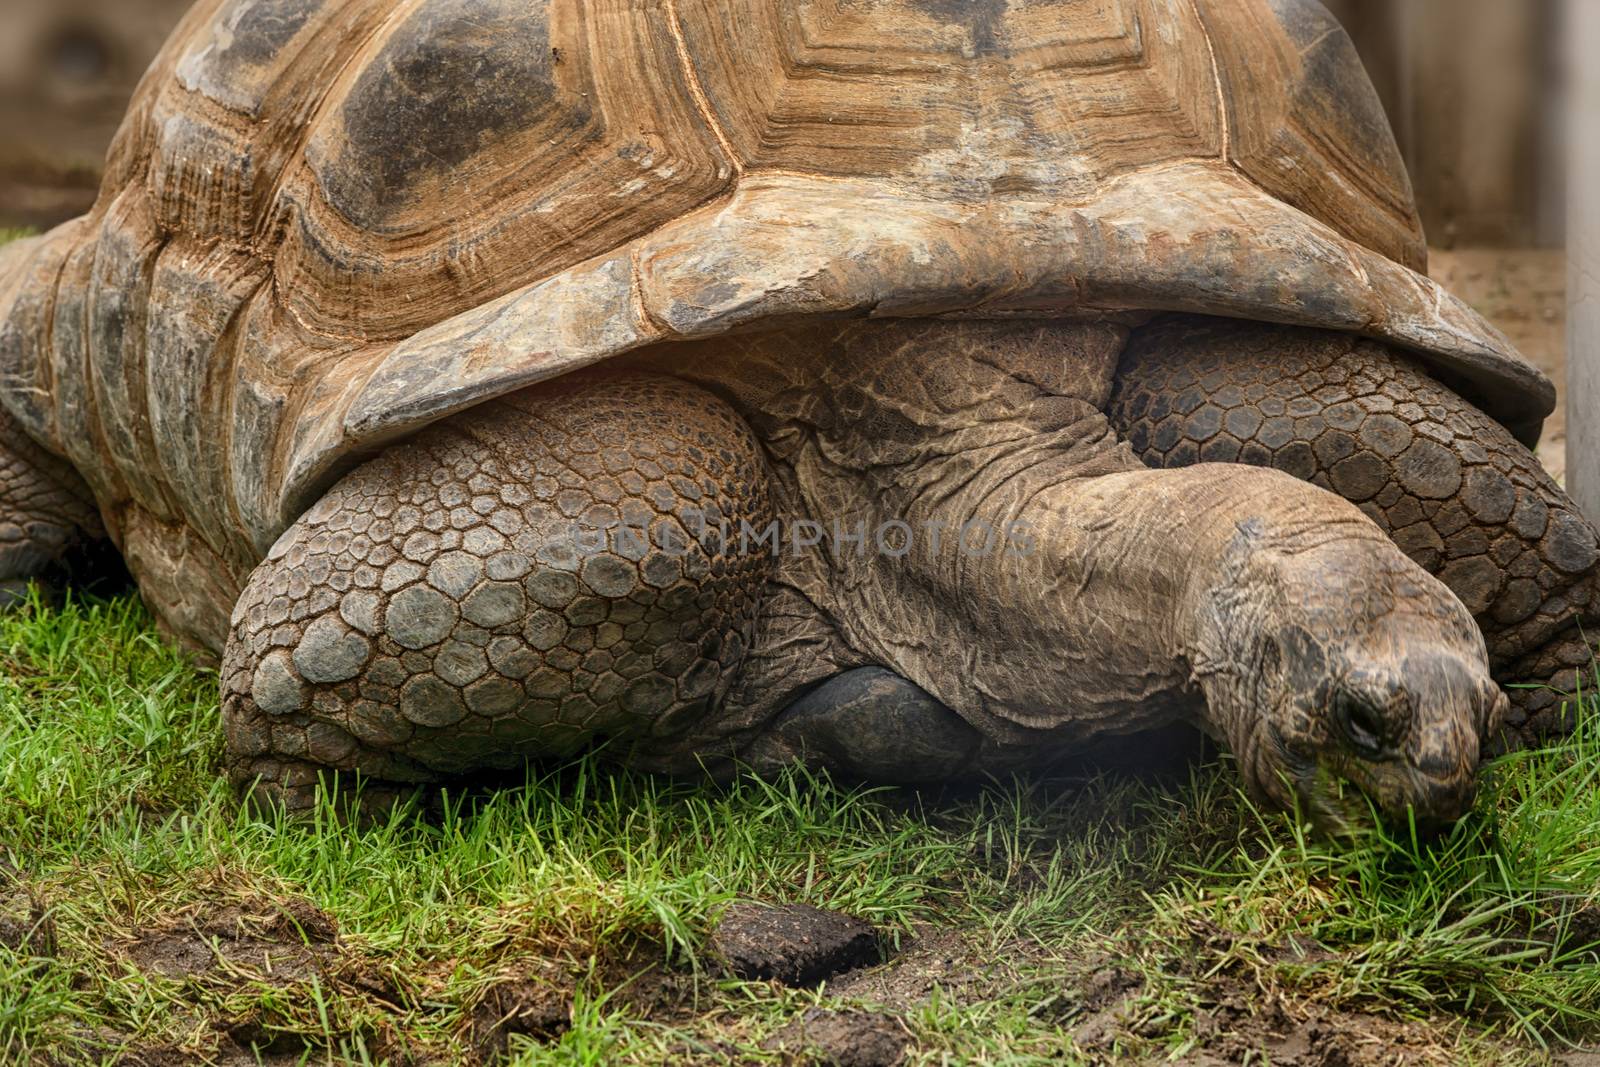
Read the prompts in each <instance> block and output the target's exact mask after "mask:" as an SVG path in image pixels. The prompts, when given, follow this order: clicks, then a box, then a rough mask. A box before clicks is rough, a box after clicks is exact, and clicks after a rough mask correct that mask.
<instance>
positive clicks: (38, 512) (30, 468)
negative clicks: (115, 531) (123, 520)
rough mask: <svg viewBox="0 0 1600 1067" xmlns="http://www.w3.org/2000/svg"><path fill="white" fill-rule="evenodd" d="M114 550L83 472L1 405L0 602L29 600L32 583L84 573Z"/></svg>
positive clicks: (52, 582) (60, 580) (53, 581)
mask: <svg viewBox="0 0 1600 1067" xmlns="http://www.w3.org/2000/svg"><path fill="white" fill-rule="evenodd" d="M110 551H111V550H110V547H109V545H108V543H107V542H106V535H105V528H104V527H103V526H102V525H101V523H100V512H99V510H98V509H97V508H96V507H95V502H94V496H93V495H92V494H91V493H90V492H89V487H88V486H87V485H85V484H84V482H83V479H82V478H80V477H79V476H78V472H77V471H75V470H73V469H72V467H71V465H70V464H68V463H67V462H66V461H65V460H62V459H58V458H57V457H55V456H52V455H50V454H49V453H48V452H46V451H45V450H44V449H42V448H40V447H39V446H38V444H37V443H35V442H34V441H33V439H32V438H30V437H29V436H28V435H27V434H26V433H24V432H23V430H22V428H21V427H20V426H18V425H17V423H16V420H15V419H13V418H12V417H11V416H10V415H9V414H7V413H6V411H5V409H4V408H0V606H4V605H7V604H12V603H15V602H17V601H19V600H22V599H24V598H26V596H27V593H28V586H29V584H30V583H32V582H40V583H43V584H45V585H46V586H55V585H57V584H61V583H64V582H66V581H67V580H69V579H72V578H81V577H85V576H86V572H87V571H88V570H91V569H93V568H94V566H95V565H96V564H97V562H98V559H99V556H100V555H101V554H102V552H103V553H104V554H109V553H110Z"/></svg>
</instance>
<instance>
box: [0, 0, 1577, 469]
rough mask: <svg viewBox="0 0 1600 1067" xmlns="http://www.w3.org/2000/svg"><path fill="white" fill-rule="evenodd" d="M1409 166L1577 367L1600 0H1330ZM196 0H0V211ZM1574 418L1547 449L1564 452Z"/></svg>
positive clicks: (1548, 349) (1504, 322) (1478, 277)
mask: <svg viewBox="0 0 1600 1067" xmlns="http://www.w3.org/2000/svg"><path fill="white" fill-rule="evenodd" d="M1325 2H1326V3H1327V5H1328V7H1329V8H1330V9H1331V10H1332V11H1333V13H1334V14H1335V15H1336V16H1337V17H1338V18H1339V19H1340V20H1341V21H1342V22H1343V23H1344V25H1345V27H1346V28H1347V30H1348V31H1349V32H1350V35H1351V37H1352V38H1353V39H1354V41H1355V43H1356V47H1357V49H1358V50H1359V51H1360V53H1361V55H1362V58H1363V59H1364V61H1365V62H1366V64H1367V69H1368V71H1369V72H1370V73H1371V75H1372V80H1373V83H1374V84H1375V85H1376V86H1377V89H1378V92H1379V95H1380V96H1381V97H1382V98H1383V101H1384V103H1385V105H1386V106H1387V107H1388V109H1389V114H1390V118H1391V121H1392V123H1393V125H1394V129H1395V135H1396V137H1397V139H1398V140H1399V143H1400V148H1401V151H1402V152H1403V153H1404V155H1405V159H1406V162H1407V164H1408V166H1409V168H1410V171H1411V178H1412V183H1413V185H1414V186H1415V188H1416V192H1417V199H1418V203H1419V205H1420V207H1421V212H1422V220H1423V223H1424V226H1425V227H1426V230H1427V233H1428V237H1429V240H1430V243H1431V244H1432V245H1433V246H1434V248H1435V252H1434V255H1433V257H1432V273H1433V274H1434V276H1435V277H1436V278H1438V279H1439V280H1440V281H1441V282H1443V283H1444V284H1445V285H1446V286H1448V287H1449V288H1450V289H1451V290H1453V291H1454V292H1456V293H1458V294H1459V295H1460V296H1462V297H1463V298H1465V299H1466V300H1467V301H1468V302H1469V303H1471V304H1473V305H1474V306H1476V307H1477V308H1478V309H1479V310H1480V311H1481V312H1483V313H1484V314H1486V315H1487V316H1488V317H1489V318H1490V319H1491V320H1492V321H1493V322H1495V324H1496V325H1498V326H1499V327H1500V328H1501V329H1502V330H1504V331H1505V332H1506V333H1507V334H1508V335H1510V337H1511V339H1512V340H1513V341H1514V342H1515V343H1516V344H1517V345H1518V347H1519V348H1521V349H1522V351H1523V352H1524V353H1525V354H1526V355H1527V356H1528V357H1529V358H1530V359H1532V360H1534V361H1535V362H1537V363H1538V364H1539V365H1540V366H1542V367H1543V368H1544V369H1545V370H1546V371H1548V372H1549V373H1550V374H1551V376H1552V377H1553V378H1555V379H1556V381H1557V382H1558V383H1559V382H1561V381H1562V380H1563V365H1564V355H1563V348H1564V342H1563V338H1564V315H1565V257H1564V254H1563V252H1562V249H1561V244H1562V234H1563V231H1564V220H1563V217H1562V214H1563V213H1562V204H1563V199H1564V197H1563V194H1562V188H1561V181H1562V174H1563V170H1564V166H1563V160H1564V158H1565V146H1564V145H1563V144H1562V143H1561V129H1562V123H1561V121H1560V102H1561V100H1562V98H1563V88H1562V85H1561V84H1560V80H1561V79H1560V73H1559V72H1560V69H1561V64H1560V63H1559V62H1558V61H1557V59H1558V57H1559V55H1560V54H1561V51H1562V23H1563V18H1562V10H1563V8H1564V7H1570V6H1571V5H1576V4H1585V3H1588V4H1600V0H1325ZM187 7H188V2H187V0H0V227H6V226H12V227H14V226H28V227H33V228H44V227H47V226H50V225H53V224H55V223H56V222H59V221H62V220H63V219H66V218H70V217H71V216H73V215H75V214H78V213H80V212H82V211H84V210H85V209H86V208H87V207H88V206H89V204H90V203H92V201H93V199H94V194H95V189H96V187H97V184H98V180H99V172H100V166H101V159H102V157H103V155H104V152H105V148H106V145H107V143H108V142H109V141H110V139H111V135H112V133H113V132H114V131H115V130H116V127H117V123H118V121H119V120H120V119H121V117H122V112H123V109H124V107H125V106H126V103H127V99H128V97H129V95H130V94H131V93H132V91H133V88H134V86H135V85H136V84H137V82H138V79H139V76H140V75H141V74H142V73H143V72H144V69H145V67H146V65H147V64H148V63H149V62H150V60H151V58H152V57H153V56H154V55H155V52H156V50H157V49H158V48H159V47H160V45H161V42H162V41H163V39H164V38H165V37H166V35H167V33H168V32H169V31H170V30H171V29H172V27H173V26H174V25H176V23H177V21H178V19H179V18H180V17H181V16H182V15H183V13H184V11H185V10H186V9H187ZM1563 434H1564V423H1563V420H1562V419H1560V418H1559V417H1558V418H1557V419H1554V420H1552V424H1551V426H1550V427H1549V429H1548V431H1547V434H1546V439H1545V442H1544V444H1543V446H1542V447H1541V449H1540V454H1541V455H1542V456H1543V457H1544V459H1545V462H1546V464H1547V465H1549V466H1550V467H1551V468H1552V469H1553V470H1555V471H1557V472H1559V471H1560V470H1561V469H1562V466H1563V462H1562V461H1563V448H1562V437H1563Z"/></svg>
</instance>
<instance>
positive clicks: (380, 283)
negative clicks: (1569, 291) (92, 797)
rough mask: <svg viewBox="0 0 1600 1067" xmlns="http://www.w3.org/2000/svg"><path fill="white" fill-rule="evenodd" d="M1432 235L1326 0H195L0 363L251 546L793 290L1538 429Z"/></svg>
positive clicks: (99, 467) (13, 385) (25, 389)
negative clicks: (1337, 363) (1374, 385)
mask: <svg viewBox="0 0 1600 1067" xmlns="http://www.w3.org/2000/svg"><path fill="white" fill-rule="evenodd" d="M1425 257H1426V251H1425V245H1424V243H1423V239H1422V233H1421V229H1420V226H1419V223H1418V221H1417V216H1416V213H1415V211H1414V209H1413V206H1412V198H1411V191H1410V187H1409V184H1408V182H1407V179H1406V176H1405V171H1404V168H1403V166H1402V165H1401V161H1400V158H1399V155H1398V153H1397V152H1396V150H1395V146H1394V142H1393V139H1392V137H1391V136H1390V133H1389V130H1388V126H1387V124H1386V122H1385V120H1384V117H1383V114H1382V111H1381V109H1380V108H1379V106H1378V103H1377V101H1376V98H1375V96H1374V94H1373V92H1372V89H1371V87H1370V85H1369V84H1368V82H1367V80H1366V76H1365V74H1364V73H1363V72H1362V70H1361V67H1360V64H1359V62H1358V61H1357V59H1356V58H1355V55H1354V52H1353V50H1352V48H1351V46H1350V43H1349V40H1348V39H1347V38H1346V37H1345V35H1344V33H1343V31H1341V30H1340V29H1339V28H1338V26H1337V25H1336V24H1335V23H1334V22H1333V21H1332V20H1331V19H1330V18H1329V17H1328V15H1327V14H1326V12H1324V11H1323V9H1322V8H1321V6H1320V5H1319V4H1317V3H1315V2H1313V0H1073V2H1070V3H1069V2H1062V0H656V2H644V0H225V2H224V0H202V2H201V3H200V5H199V6H198V7H197V8H196V9H195V11H194V12H193V13H192V14H191V15H190V16H189V18H188V19H187V20H186V21H185V23H184V25H183V26H182V27H181V28H180V29H179V31H178V32H177V34H176V35H175V37H174V38H173V40H172V41H171V42H170V43H169V45H168V47H167V48H166V50H165V51H164V53H163V54H162V56H161V58H160V59H158V60H157V62H156V65H155V66H154V68H153V69H152V71H151V73H150V74H149V75H148V77H147V78H146V81H145V83H144V85H143V86H142V88H141V90H140V92H139V95H138V97H137V98H136V101H135V103H134V106H133V109H132V111H131V113H130V115H129V117H128V120H127V121H126V123H125V125H124V127H123V130H122V132H121V134H120V135H119V138H118V141H117V143H116V146H115V147H114V149H113V152H112V157H111V161H110V166H109V171H108V178H107V183H106V186H105V189H104V191H103V193H102V195H101V198H100V201H99V203H98V204H97V206H96V208H95V210H94V212H93V213H92V214H91V215H90V216H88V217H87V218H86V219H84V220H80V221H78V222H76V223H72V224H69V225H68V226H67V227H64V228H63V229H61V230H58V231H56V232H55V233H54V234H52V235H50V236H48V237H47V238H45V239H43V240H41V241H38V242H35V243H33V244H32V245H30V246H28V247H27V248H25V249H24V250H22V251H17V252H12V253H10V254H8V255H7V256H6V257H5V259H4V260H0V270H4V266H3V264H6V263H9V264H11V265H12V266H11V269H10V271H9V277H7V276H6V274H4V273H0V324H3V325H0V374H3V376H4V380H5V382H6V383H7V385H8V386H9V389H8V390H7V391H6V395H5V403H6V404H7V405H8V407H10V408H11V409H13V410H14V411H15V412H16V413H17V414H18V415H19V417H21V418H23V419H24V420H25V421H26V423H27V424H28V425H29V426H30V427H31V428H32V429H33V430H34V432H35V433H37V434H38V435H39V436H40V437H41V438H44V439H47V440H51V441H54V442H57V443H58V444H59V445H60V447H62V448H63V449H64V450H65V451H67V452H68V453H69V454H70V455H71V456H72V458H73V459H74V460H75V461H76V463H77V465H78V466H79V468H80V469H82V470H83V471H84V472H85V474H86V475H87V476H88V477H90V479H91V481H92V482H93V484H94V485H95V487H96V490H97V491H98V492H99V493H100V494H101V499H102V501H103V502H104V501H112V502H115V501H122V500H125V501H131V502H134V503H136V504H138V505H139V507H140V508H142V509H143V510H145V511H147V512H149V513H150V514H152V515H154V516H156V517H157V518H171V519H173V520H177V519H182V520H185V521H187V522H188V523H190V524H191V525H192V526H193V527H194V528H195V529H196V530H198V531H199V532H200V533H201V534H202V536H204V537H205V538H206V539H207V540H208V541H210V542H211V543H212V546H213V547H214V548H215V549H216V550H217V551H218V552H219V553H221V554H222V555H223V557H224V558H225V559H227V560H228V561H229V562H230V563H232V564H234V565H236V566H239V567H248V566H249V565H251V564H253V562H254V560H255V559H257V558H259V556H260V554H261V553H262V552H263V551H264V550H265V549H266V547H267V546H268V545H270V544H271V542H272V541H273V539H274V538H276V537H277V535H278V534H279V532H280V531H281V530H282V529H283V528H284V527H285V526H286V525H287V524H288V523H289V522H291V521H292V520H293V519H294V518H295V516H296V515H298V514H299V513H300V512H301V511H302V510H303V508H304V507H306V506H307V505H308V503H309V502H310V501H312V500H313V499H314V498H315V497H316V496H317V495H318V494H319V493H320V492H321V491H322V490H323V488H324V487H325V486H326V485H327V484H328V483H329V481H330V479H332V478H333V477H334V476H335V475H336V474H337V473H338V472H339V471H341V470H343V469H345V468H346V467H348V466H349V464H350V463H352V462H354V460H355V459H356V458H358V457H359V456H361V455H363V454H366V453H369V452H370V451H371V450H372V449H373V448H375V447H377V446H379V445H380V444H382V443H384V442H386V441H390V440H393V439H395V438H397V437H400V436H403V435H405V434H408V433H411V432H413V431H415V430H416V429H417V428H418V427H420V426H423V425H425V424H427V423H428V422H430V421H432V420H435V419H438V418H440V417H442V416H444V415H446V414H449V413H451V412H454V411H457V410H460V409H462V408H464V407H467V406H470V405H472V404H474V403H477V402H479V401H481V400H483V399H484V398H487V397H490V396H494V395H498V394H503V393H505V392H508V391H511V390H514V389H518V388H521V387H524V386H526V385H528V384H530V383H533V382H537V381H540V380H543V379H547V378H550V377H552V376H555V375H558V374H561V373H564V372H565V371H568V370H570V369H573V368H575V367H579V366H583V365H586V364H590V363H594V362H596V361H599V360H603V359H606V358H608V357H611V356H615V355H618V354H620V353H623V352H627V351H630V350H635V349H638V348H640V347H642V346H646V345H650V344H654V343H657V342H660V341H664V340H676V339H682V338H699V337H707V336H712V335H715V334H718V333H722V332H725V331H728V330H733V329H752V328H760V327H763V326H770V325H775V324H779V323H781V322H783V321H785V320H789V319H793V318H794V317H796V316H815V315H888V316H893V315H899V316H930V315H950V314H962V315H1008V314H1025V315H1036V316H1049V315H1076V314H1100V313H1103V312H1107V311H1113V312H1121V311H1127V310H1130V309H1131V310H1158V309H1174V310H1191V311H1200V312H1206V313H1210V314H1219V315H1232V316H1239V317H1246V318H1254V319H1265V320H1273V321H1282V322H1292V323H1301V324H1308V325H1315V326H1323V327H1331V328H1337V329H1343V330H1350V331H1355V332H1360V333H1364V334H1368V335H1371V336H1374V337H1379V338H1384V339H1387V340H1389V341H1392V342H1395V343H1398V344H1402V345H1405V346H1408V347H1410V348H1412V349H1415V350H1417V351H1418V352H1420V353H1422V354H1424V355H1425V356H1427V357H1429V358H1430V359H1432V360H1433V361H1434V363H1435V364H1436V365H1438V366H1439V367H1441V368H1443V369H1446V370H1448V371H1449V372H1451V374H1452V375H1453V376H1454V378H1455V379H1456V380H1458V381H1462V382H1464V383H1465V386H1466V387H1469V388H1471V389H1472V390H1474V391H1475V395H1476V396H1477V397H1478V398H1479V399H1480V401H1481V402H1483V403H1484V404H1485V405H1486V406H1488V407H1489V408H1490V409H1491V410H1492V411H1493V412H1494V413H1495V414H1496V415H1497V416H1498V417H1500V418H1501V419H1502V420H1504V421H1506V422H1507V423H1508V425H1512V426H1513V427H1514V428H1516V429H1517V430H1518V432H1519V433H1522V434H1524V435H1526V434H1528V433H1530V432H1533V431H1534V430H1536V427H1537V425H1538V422H1539V421H1540V420H1541V419H1542V417H1543V416H1544V415H1545V414H1546V413H1547V412H1548V411H1549V410H1550V409H1551V407H1552V406H1553V397H1554V393H1553V389H1552V387H1551V385H1550V383H1549V382H1548V381H1547V380H1546V379H1545V378H1544V377H1543V376H1542V375H1540V373H1539V372H1538V371H1537V370H1536V369H1534V368H1533V367H1532V366H1530V365H1529V364H1528V363H1526V362H1525V361H1524V360H1523V359H1522V358H1521V357H1520V356H1518V355H1517V354H1516V352H1515V351H1513V350H1512V349H1511V347H1510V346H1509V344H1508V343H1507V342H1506V341H1505V339H1504V338H1503V337H1501V336H1500V335H1499V334H1498V333H1496V332H1495V331H1494V330H1493V329H1491V328H1490V327H1489V326H1488V325H1486V324H1485V323H1484V322H1483V321H1482V320H1481V319H1480V318H1479V317H1478V316H1477V315H1476V314H1474V313H1473V312H1472V311H1471V310H1470V309H1468V308H1466V307H1465V306H1464V305H1462V304H1460V303H1459V302H1457V301H1456V300H1454V299H1453V298H1452V297H1450V296H1449V295H1448V294H1447V293H1445V292H1443V291H1442V290H1441V289H1439V288H1438V287H1437V286H1436V285H1434V284H1433V283H1432V282H1430V281H1429V280H1428V279H1427V278H1426V277H1424V276H1423V275H1422V273H1420V272H1421V271H1422V270H1423V269H1424V267H1425Z"/></svg>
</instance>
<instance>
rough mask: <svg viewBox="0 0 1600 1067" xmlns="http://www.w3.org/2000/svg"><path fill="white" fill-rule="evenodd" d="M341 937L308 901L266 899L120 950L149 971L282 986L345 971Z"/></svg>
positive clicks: (178, 925) (185, 922)
mask: <svg viewBox="0 0 1600 1067" xmlns="http://www.w3.org/2000/svg"><path fill="white" fill-rule="evenodd" d="M337 938H338V930H337V927H336V926H335V925H334V923H333V920H332V919H330V918H329V917H328V916H327V915H326V914H325V913H323V912H321V911H319V910H318V909H317V908H316V907H315V906H313V905H312V904H310V903H309V902H307V901H304V900H293V899H291V900H284V901H270V900H260V901H250V902H246V903H243V904H230V905H226V906H224V907H220V908H218V909H216V910H215V911H201V912H196V913H192V914H190V915H188V916H185V917H184V918H182V919H179V920H177V921H175V922H173V923H171V924H169V925H166V926H163V927H159V928H156V929H152V930H144V931H140V932H138V933H136V934H135V936H134V938H133V939H132V940H131V941H130V942H128V943H127V944H125V945H121V946H118V949H119V955H121V956H122V957H123V958H124V959H126V960H127V961H128V962H129V963H131V964H133V965H134V966H135V967H137V968H138V969H139V970H141V971H144V972H146V973H148V974H159V975H163V976H165V977H167V978H198V977H219V978H229V977H232V978H237V979H239V980H256V981H262V982H271V983H273V984H282V983H285V982H303V981H309V980H311V979H312V978H314V977H317V976H319V975H323V974H327V973H330V972H331V971H333V970H336V969H340V968H339V964H340V962H341V961H340V960H339V953H338V950H337V947H336V945H335V942H336V940H337Z"/></svg>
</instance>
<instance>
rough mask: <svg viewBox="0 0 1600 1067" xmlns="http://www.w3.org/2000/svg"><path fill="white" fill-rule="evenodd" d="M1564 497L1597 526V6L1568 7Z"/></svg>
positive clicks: (1575, 2) (1569, 1)
mask: <svg viewBox="0 0 1600 1067" xmlns="http://www.w3.org/2000/svg"><path fill="white" fill-rule="evenodd" d="M1565 8H1566V9H1565V17H1566V39H1567V42H1568V51H1567V63H1566V66H1567V77H1568V79H1569V84H1570V86H1571V96H1570V98H1569V101H1568V114H1567V118H1568V129H1569V131H1570V137H1569V141H1570V148H1569V152H1570V156H1569V167H1568V172H1567V173H1568V181H1567V190H1568V192H1567V491H1568V492H1569V493H1571V494H1572V498H1573V499H1574V500H1576V501H1577V503H1578V506H1579V507H1580V508H1582V509H1583V511H1584V513H1585V514H1587V515H1588V516H1589V518H1590V519H1591V520H1592V521H1594V522H1600V65H1597V64H1596V63H1595V62H1594V55H1595V53H1594V51H1593V49H1595V48H1597V47H1600V3H1595V0H1566V5H1565Z"/></svg>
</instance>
